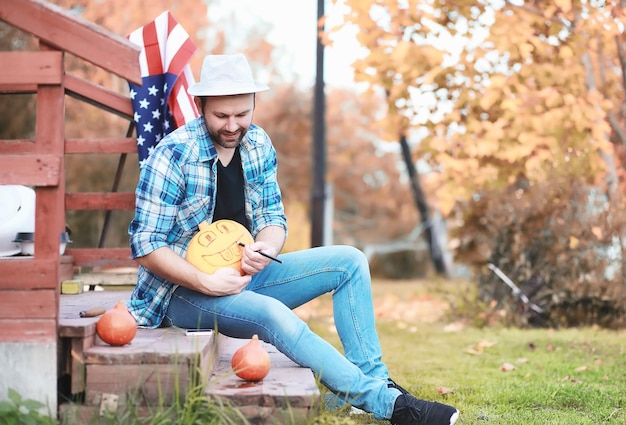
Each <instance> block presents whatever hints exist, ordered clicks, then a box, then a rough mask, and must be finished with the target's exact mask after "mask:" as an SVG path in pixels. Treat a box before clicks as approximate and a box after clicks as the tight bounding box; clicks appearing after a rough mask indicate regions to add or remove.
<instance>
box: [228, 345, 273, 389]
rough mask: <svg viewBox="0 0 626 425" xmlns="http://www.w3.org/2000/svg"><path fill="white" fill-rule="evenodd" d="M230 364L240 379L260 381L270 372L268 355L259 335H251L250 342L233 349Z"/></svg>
mask: <svg viewBox="0 0 626 425" xmlns="http://www.w3.org/2000/svg"><path fill="white" fill-rule="evenodd" d="M231 366H232V368H233V370H234V371H235V375H237V376H238V377H240V378H241V379H245V380H246V381H260V380H261V379H263V378H265V377H266V376H267V374H268V373H269V372H270V367H271V362H270V355H269V354H268V352H267V351H265V349H264V348H263V346H262V345H261V343H260V342H259V337H258V336H257V335H253V336H252V339H251V340H250V342H248V343H247V344H246V345H244V346H242V347H239V348H238V349H237V351H235V354H233V358H232V359H231Z"/></svg>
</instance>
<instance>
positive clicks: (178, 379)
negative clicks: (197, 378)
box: [85, 363, 192, 406]
mask: <svg viewBox="0 0 626 425" xmlns="http://www.w3.org/2000/svg"><path fill="white" fill-rule="evenodd" d="M191 373H192V371H191V370H190V367H189V366H186V365H181V364H178V365H177V364H157V365H155V364H140V365H137V364H133V365H126V364H116V365H102V364H89V363H87V383H86V391H85V393H86V394H85V404H87V405H96V406H97V405H99V404H100V400H101V397H102V395H103V394H115V395H118V396H119V404H120V405H124V404H126V403H127V402H132V403H133V404H135V403H138V404H144V405H156V404H158V403H163V404H164V405H170V404H171V403H172V402H174V400H175V397H176V395H177V394H176V393H177V392H179V394H180V395H181V396H182V395H184V394H186V393H187V390H188V388H189V382H190V374H191Z"/></svg>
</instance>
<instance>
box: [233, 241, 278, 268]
mask: <svg viewBox="0 0 626 425" xmlns="http://www.w3.org/2000/svg"><path fill="white" fill-rule="evenodd" d="M256 251H263V252H264V253H266V254H269V255H271V256H274V257H275V256H276V254H278V253H277V252H274V251H275V250H274V248H272V246H271V245H270V244H268V243H266V242H262V241H258V242H255V243H253V244H250V245H246V247H245V248H244V249H243V257H242V259H241V270H242V271H243V272H244V273H246V274H248V275H250V276H252V275H255V274H257V273H258V272H260V271H261V270H263V269H264V268H265V267H266V266H267V265H268V264H269V263H270V262H271V261H272V260H270V259H269V258H267V257H264V256H262V255H261V254H259V253H258V252H256Z"/></svg>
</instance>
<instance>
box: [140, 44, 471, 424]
mask: <svg viewBox="0 0 626 425" xmlns="http://www.w3.org/2000/svg"><path fill="white" fill-rule="evenodd" d="M268 88H269V87H267V86H266V85H264V84H261V83H259V82H257V81H255V80H254V78H253V77H252V72H251V70H250V66H249V64H248V62H247V60H246V58H245V57H244V56H243V55H241V54H238V55H232V56H231V55H209V56H207V57H206V58H205V60H204V62H203V64H202V70H201V78H200V82H199V83H196V84H194V85H192V86H191V87H190V88H189V94H191V95H192V96H195V102H196V105H197V106H198V110H199V111H200V112H201V116H200V117H199V118H198V119H196V120H194V121H192V122H190V123H188V124H187V125H185V126H183V127H181V128H178V129H176V130H175V131H173V132H172V133H170V134H169V135H167V136H166V137H165V138H163V140H162V141H161V142H160V143H159V144H158V145H157V147H156V148H155V150H154V152H153V153H152V154H151V155H150V156H149V157H148V159H147V161H146V162H145V164H144V165H143V166H142V168H141V174H140V177H139V183H138V185H137V190H136V209H135V217H134V219H133V220H132V222H131V224H130V226H129V233H130V244H131V249H132V255H133V258H135V259H136V261H137V262H138V263H139V265H140V267H139V274H138V282H137V286H136V288H135V290H134V291H133V294H132V297H131V300H130V301H129V303H128V304H129V309H130V311H131V313H132V314H133V316H134V317H135V318H136V320H137V322H138V324H139V325H140V326H144V327H149V328H156V327H159V326H172V325H173V326H178V327H182V328H198V327H200V328H216V329H218V331H219V332H220V333H222V334H224V335H228V336H231V337H235V338H250V337H251V336H252V335H253V334H257V335H258V336H259V338H260V339H262V340H263V341H266V342H269V343H271V344H272V345H274V346H275V347H276V348H277V349H278V350H280V351H281V352H282V353H283V354H285V355H286V356H287V357H289V358H290V359H292V360H293V361H295V362H296V363H298V364H300V365H302V366H305V367H309V368H310V369H311V370H312V371H313V372H314V373H315V374H316V376H318V377H319V378H320V380H321V382H322V383H323V384H324V385H325V386H326V387H328V388H329V389H330V390H331V391H332V392H333V393H334V394H335V395H336V396H337V397H338V399H339V400H341V401H343V402H348V403H350V404H352V405H353V406H355V407H358V408H360V409H362V410H365V411H366V412H371V413H372V414H373V415H374V416H375V417H376V418H377V419H388V420H390V421H391V422H392V423H393V424H402V425H403V424H414V425H418V424H419V425H451V424H454V423H455V422H456V420H457V417H458V415H459V413H458V411H457V410H456V409H455V408H453V407H450V406H446V405H443V404H440V403H433V402H428V401H422V400H418V399H416V398H414V397H413V396H411V395H410V394H408V393H407V392H406V391H405V390H404V389H403V388H402V387H400V386H399V385H397V384H396V383H395V382H393V381H392V380H391V379H390V378H389V374H388V371H387V367H386V366H385V365H384V364H383V363H382V360H381V359H382V354H381V348H380V343H379V340H378V335H377V334H376V328H375V324H374V314H373V303H372V294H371V288H370V285H371V279H370V274H369V266H368V263H367V260H366V259H365V256H364V255H363V254H362V253H361V252H360V251H358V250H357V249H355V248H352V247H348V246H331V247H321V248H313V249H309V250H304V251H299V252H291V253H287V254H284V255H281V256H280V258H281V260H282V264H279V263H277V262H273V261H271V260H270V259H268V258H267V257H265V256H263V255H261V254H260V253H259V251H261V252H263V253H265V254H268V255H270V256H277V255H279V253H280V251H281V249H282V247H283V244H284V242H285V238H286V234H287V222H286V218H285V213H284V209H283V204H282V198H281V192H280V188H279V186H278V183H277V181H276V167H277V164H276V152H275V150H274V147H273V145H272V142H271V140H270V138H269V136H268V135H267V133H265V131H264V130H263V129H262V128H260V127H258V126H256V125H255V124H252V116H253V112H254V107H255V93H257V92H260V91H265V90H267V89H268ZM219 219H231V220H235V221H237V222H239V223H241V224H242V225H244V226H245V227H247V228H248V229H249V230H250V232H251V234H252V236H253V237H254V243H252V244H249V245H248V246H246V247H245V248H244V252H243V258H242V260H241V264H242V270H243V271H244V272H245V275H244V276H241V275H240V274H239V272H237V271H235V270H234V269H229V268H224V269H220V270H218V271H217V272H215V273H213V274H207V273H203V272H202V271H200V270H199V269H197V268H196V267H194V266H193V265H191V264H190V263H189V262H187V261H186V260H185V259H184V258H185V253H186V250H187V247H188V244H189V242H190V240H191V238H192V237H193V235H194V234H195V233H196V232H197V231H198V226H199V224H200V223H202V222H205V221H206V222H208V223H211V222H213V221H216V220H219ZM329 292H331V293H332V294H333V309H334V315H335V325H336V328H337V331H338V333H339V337H340V338H341V342H342V344H343V347H344V352H345V355H342V354H341V353H340V352H339V351H338V350H337V349H335V348H334V347H333V346H332V345H331V344H329V343H328V342H326V341H325V340H323V339H322V338H320V337H319V336H318V335H316V334H314V333H313V332H312V331H311V330H310V329H309V327H308V326H307V325H306V323H305V322H303V321H302V320H301V319H300V318H299V317H298V316H297V315H296V314H295V313H294V312H293V311H292V309H293V308H296V307H298V306H300V305H302V304H304V303H306V302H307V301H309V300H311V299H314V298H316V297H318V296H320V295H322V294H325V293H329Z"/></svg>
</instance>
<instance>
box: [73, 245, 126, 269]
mask: <svg viewBox="0 0 626 425" xmlns="http://www.w3.org/2000/svg"><path fill="white" fill-rule="evenodd" d="M67 254H68V255H71V256H72V257H74V265H75V266H84V267H106V266H136V265H137V263H135V260H133V259H132V258H131V256H130V248H72V249H68V250H67Z"/></svg>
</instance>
